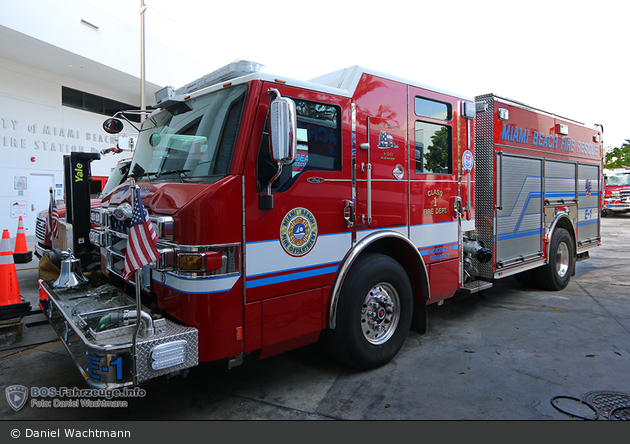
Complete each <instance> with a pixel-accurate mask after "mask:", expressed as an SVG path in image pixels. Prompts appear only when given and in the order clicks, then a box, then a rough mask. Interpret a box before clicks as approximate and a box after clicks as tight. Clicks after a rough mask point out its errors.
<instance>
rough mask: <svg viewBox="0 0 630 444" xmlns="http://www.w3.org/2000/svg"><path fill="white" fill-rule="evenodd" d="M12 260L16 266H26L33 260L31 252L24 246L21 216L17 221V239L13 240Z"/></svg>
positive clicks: (24, 239) (24, 235)
mask: <svg viewBox="0 0 630 444" xmlns="http://www.w3.org/2000/svg"><path fill="white" fill-rule="evenodd" d="M13 260H14V261H15V263H16V264H28V263H29V262H30V261H31V260H33V252H32V251H28V247H27V246H26V234H24V221H23V220H22V216H20V220H19V221H18V231H17V238H16V239H15V250H14V251H13Z"/></svg>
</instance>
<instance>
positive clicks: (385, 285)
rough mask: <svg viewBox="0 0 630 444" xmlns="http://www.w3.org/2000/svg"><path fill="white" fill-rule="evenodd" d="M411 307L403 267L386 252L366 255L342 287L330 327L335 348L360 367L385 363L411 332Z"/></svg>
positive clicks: (330, 343)
mask: <svg viewBox="0 0 630 444" xmlns="http://www.w3.org/2000/svg"><path fill="white" fill-rule="evenodd" d="M412 308H413V297H412V290H411V284H410V282H409V278H408V277H407V274H406V272H405V270H404V268H403V267H402V266H401V265H400V264H399V263H398V262H397V261H395V260H394V259H392V258H391V257H389V256H385V255H382V254H374V253H368V254H365V255H363V256H361V257H360V258H359V259H358V260H357V262H356V263H355V264H354V265H353V267H352V269H351V270H350V272H349V273H348V276H347V277H346V280H345V282H344V284H343V287H342V289H341V293H340V296H339V303H338V305H337V325H336V328H335V329H334V330H329V331H328V332H327V333H328V335H329V338H328V342H329V345H330V346H331V348H332V351H333V353H334V354H335V355H336V356H337V357H338V358H339V359H341V360H342V361H344V362H345V363H347V364H349V365H351V366H353V367H356V368H359V369H369V368H374V367H379V366H381V365H384V364H386V363H387V362H389V361H390V360H391V359H392V358H394V356H396V354H397V353H398V351H399V350H400V349H401V347H402V345H403V343H404V342H405V339H406V338H407V335H408V333H409V327H410V325H411V317H412Z"/></svg>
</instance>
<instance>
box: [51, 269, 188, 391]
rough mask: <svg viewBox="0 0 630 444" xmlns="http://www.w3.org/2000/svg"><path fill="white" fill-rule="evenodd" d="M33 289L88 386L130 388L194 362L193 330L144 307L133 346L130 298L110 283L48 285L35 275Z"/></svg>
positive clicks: (133, 314) (133, 305)
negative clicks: (36, 289) (36, 280)
mask: <svg viewBox="0 0 630 444" xmlns="http://www.w3.org/2000/svg"><path fill="white" fill-rule="evenodd" d="M39 287H40V304H41V306H42V308H43V311H44V314H45V315H46V317H47V318H48V321H49V323H50V324H51V325H52V327H53V329H54V330H55V332H56V333H57V335H58V336H59V338H60V339H61V342H62V343H63V344H64V346H65V347H66V349H67V350H68V352H69V353H70V355H71V356H72V359H73V360H74V362H75V364H76V365H77V367H78V369H79V371H80V372H81V374H82V375H83V377H84V378H85V380H86V382H87V384H88V385H89V386H90V387H92V388H99V389H115V388H121V387H130V386H133V385H136V384H139V383H142V382H145V381H148V380H150V379H153V378H157V377H159V376H163V375H167V374H171V373H175V372H178V371H181V370H185V369H188V368H190V367H193V366H195V365H197V364H198V332H197V329H196V328H192V327H186V326H182V325H178V324H176V323H174V322H171V321H169V320H168V319H164V318H161V317H159V316H157V315H155V314H153V313H151V312H150V311H149V310H148V309H147V308H145V307H142V312H143V313H142V314H141V316H140V321H141V328H140V332H139V335H138V337H137V340H136V341H135V345H134V335H135V331H136V319H137V318H138V316H136V302H135V300H134V299H132V298H130V297H129V296H127V295H126V294H124V293H122V292H121V291H120V290H119V289H118V288H116V287H114V286H113V285H111V284H105V285H102V286H100V287H97V288H93V287H90V286H89V285H83V286H79V287H76V288H70V289H54V288H52V287H51V286H50V285H48V284H47V283H46V282H45V281H43V280H41V279H40V280H39Z"/></svg>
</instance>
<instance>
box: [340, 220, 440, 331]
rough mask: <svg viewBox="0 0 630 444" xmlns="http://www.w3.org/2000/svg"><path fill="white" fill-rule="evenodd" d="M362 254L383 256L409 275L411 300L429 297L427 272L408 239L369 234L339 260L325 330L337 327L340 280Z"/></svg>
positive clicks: (393, 234) (391, 233)
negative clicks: (392, 260) (390, 257)
mask: <svg viewBox="0 0 630 444" xmlns="http://www.w3.org/2000/svg"><path fill="white" fill-rule="evenodd" d="M393 244H396V246H397V248H396V250H393V249H392V248H391V247H392V245H393ZM365 251H373V252H383V253H385V254H389V255H390V256H392V257H393V258H394V259H396V260H398V261H399V262H400V263H401V265H402V266H403V267H404V268H405V270H406V271H407V274H408V275H409V280H410V281H411V286H412V288H413V290H414V299H415V300H420V299H421V298H424V301H426V300H427V299H428V298H429V295H430V294H431V292H430V287H429V273H428V272H427V267H426V265H425V263H424V260H423V259H422V255H421V254H420V251H419V250H418V248H417V247H416V246H415V245H414V244H413V243H412V242H411V241H410V240H409V239H407V238H406V237H405V236H403V235H402V234H400V233H398V232H397V231H393V230H383V231H378V232H376V233H372V234H370V235H368V236H366V237H365V238H363V239H361V240H360V241H359V242H357V244H356V245H355V246H354V247H353V248H352V249H351V250H349V251H348V253H347V254H346V256H345V257H344V258H343V261H342V263H341V266H340V267H339V269H338V270H337V275H336V276H335V281H334V284H333V287H332V290H331V294H330V307H329V316H328V328H330V329H334V328H335V327H336V325H337V303H338V302H339V295H340V293H341V287H342V286H343V283H344V280H345V278H346V276H347V274H348V272H349V271H350V269H351V268H352V265H353V264H354V262H355V261H356V260H357V258H358V257H359V256H360V255H361V254H362V253H363V252H365ZM401 256H402V257H401ZM414 274H417V275H419V277H420V279H419V282H418V280H417V279H413V277H414V276H413V275H414Z"/></svg>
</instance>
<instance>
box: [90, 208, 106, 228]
mask: <svg viewBox="0 0 630 444" xmlns="http://www.w3.org/2000/svg"><path fill="white" fill-rule="evenodd" d="M104 214H105V211H104V210H103V209H101V208H93V209H91V210H90V222H91V223H93V224H94V225H105V220H104V217H103V216H104Z"/></svg>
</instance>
